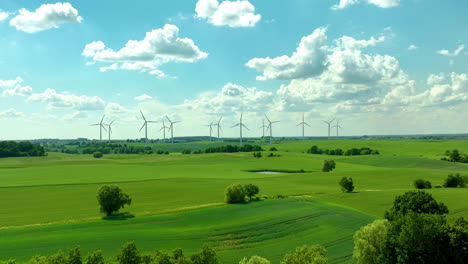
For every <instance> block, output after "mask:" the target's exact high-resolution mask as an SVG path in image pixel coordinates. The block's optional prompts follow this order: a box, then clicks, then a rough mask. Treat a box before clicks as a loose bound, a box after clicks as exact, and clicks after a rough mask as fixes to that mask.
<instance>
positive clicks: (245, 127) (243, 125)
mask: <svg viewBox="0 0 468 264" xmlns="http://www.w3.org/2000/svg"><path fill="white" fill-rule="evenodd" d="M242 126H243V127H245V128H246V129H247V130H250V129H249V128H248V127H246V126H245V125H244V124H242Z"/></svg>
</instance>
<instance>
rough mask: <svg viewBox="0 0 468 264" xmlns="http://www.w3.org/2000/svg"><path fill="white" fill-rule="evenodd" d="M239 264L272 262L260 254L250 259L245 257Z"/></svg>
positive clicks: (266, 263) (267, 263)
mask: <svg viewBox="0 0 468 264" xmlns="http://www.w3.org/2000/svg"><path fill="white" fill-rule="evenodd" d="M239 264H271V262H270V261H269V260H268V259H266V258H262V257H259V256H252V257H250V259H247V258H244V259H242V260H241V261H240V262H239Z"/></svg>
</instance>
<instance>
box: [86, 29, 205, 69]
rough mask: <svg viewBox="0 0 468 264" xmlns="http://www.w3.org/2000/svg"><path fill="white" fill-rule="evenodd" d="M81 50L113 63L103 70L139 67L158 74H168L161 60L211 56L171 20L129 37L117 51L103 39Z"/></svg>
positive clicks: (196, 58) (186, 59)
mask: <svg viewBox="0 0 468 264" xmlns="http://www.w3.org/2000/svg"><path fill="white" fill-rule="evenodd" d="M81 54H82V55H83V56H85V57H89V58H92V59H93V60H94V61H99V62H110V63H112V64H111V65H109V66H104V67H101V68H100V71H101V72H105V71H108V70H117V69H121V70H136V71H142V72H148V73H149V74H153V75H157V76H158V77H164V76H165V75H164V74H163V73H162V71H160V70H159V69H158V67H159V66H160V65H162V64H165V63H169V62H173V61H175V62H190V63H193V62H196V61H199V60H202V59H205V58H206V57H207V56H208V54H207V53H205V52H203V51H201V50H200V49H199V48H198V46H197V45H195V43H194V41H193V40H191V39H189V38H181V37H179V28H178V27H177V26H175V25H170V24H167V25H165V26H164V27H163V28H160V29H154V30H152V31H151V32H148V33H146V36H145V38H144V39H143V40H140V41H138V40H129V41H128V42H127V44H126V45H125V46H124V47H123V48H121V49H120V50H118V51H114V50H112V49H111V48H108V47H106V46H105V44H104V43H103V42H101V41H94V42H92V43H89V44H87V45H86V46H85V48H84V50H83V52H82V53H81Z"/></svg>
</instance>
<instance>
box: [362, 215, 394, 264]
mask: <svg viewBox="0 0 468 264" xmlns="http://www.w3.org/2000/svg"><path fill="white" fill-rule="evenodd" d="M389 226H390V223H389V222H388V220H386V219H383V220H375V221H374V222H372V223H371V224H368V225H366V226H364V227H361V229H359V230H358V231H356V233H355V234H354V251H353V258H354V259H355V260H356V263H357V264H377V263H379V262H378V258H379V256H380V255H381V254H382V250H383V246H384V241H385V237H386V235H387V233H388V228H389Z"/></svg>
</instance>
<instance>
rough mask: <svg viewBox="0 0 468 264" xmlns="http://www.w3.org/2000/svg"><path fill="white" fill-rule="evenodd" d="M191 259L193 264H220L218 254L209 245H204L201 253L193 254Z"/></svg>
mask: <svg viewBox="0 0 468 264" xmlns="http://www.w3.org/2000/svg"><path fill="white" fill-rule="evenodd" d="M190 259H191V260H192V261H193V264H219V261H218V259H217V258H216V252H215V251H214V250H213V249H212V248H211V247H210V246H208V245H207V244H204V245H203V246H202V248H201V249H200V251H199V252H197V253H195V254H193V255H192V256H191V257H190Z"/></svg>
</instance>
